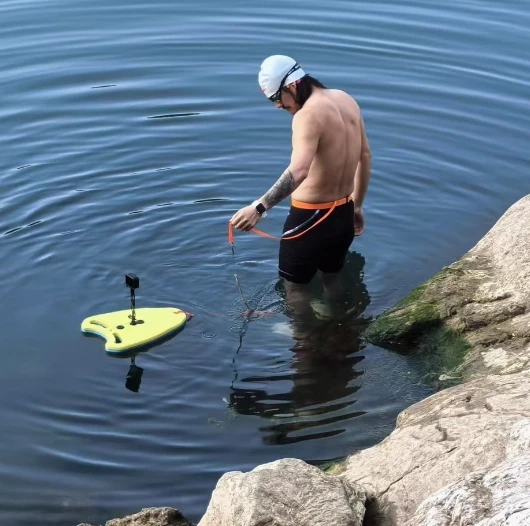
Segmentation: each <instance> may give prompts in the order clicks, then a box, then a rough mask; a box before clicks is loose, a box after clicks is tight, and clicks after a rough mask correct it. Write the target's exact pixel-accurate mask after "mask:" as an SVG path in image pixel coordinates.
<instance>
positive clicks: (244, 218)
mask: <svg viewBox="0 0 530 526" xmlns="http://www.w3.org/2000/svg"><path fill="white" fill-rule="evenodd" d="M260 219H261V216H260V215H259V214H258V212H257V210H256V207H255V205H254V204H252V205H248V206H245V207H244V208H242V209H241V210H239V211H238V212H236V213H235V214H234V215H233V216H232V219H230V223H232V226H233V227H234V228H235V229H236V230H244V231H248V230H252V229H253V228H254V227H255V226H256V224H257V223H258V221H259V220H260Z"/></svg>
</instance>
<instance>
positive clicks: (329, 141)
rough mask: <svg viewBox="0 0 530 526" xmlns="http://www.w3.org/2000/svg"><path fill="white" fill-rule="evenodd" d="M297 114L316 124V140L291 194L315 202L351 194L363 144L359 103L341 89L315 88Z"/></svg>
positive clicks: (302, 199) (297, 116) (298, 116)
mask: <svg viewBox="0 0 530 526" xmlns="http://www.w3.org/2000/svg"><path fill="white" fill-rule="evenodd" d="M299 114H300V115H298V114H297V115H295V119H296V118H298V119H300V118H303V119H304V120H305V119H308V120H311V121H312V122H313V123H314V124H316V126H315V128H316V132H317V133H318V134H319V143H318V148H317V153H316V156H315V158H314V160H313V163H312V164H311V169H310V170H309V175H308V177H307V179H306V180H305V181H304V182H303V183H302V184H301V185H300V186H299V187H298V188H297V189H296V190H295V192H294V193H293V198H295V199H297V200H300V201H304V202H308V203H311V202H313V203H317V202H326V201H334V200H336V199H340V198H343V197H346V196H348V195H350V194H351V193H352V192H353V182H354V175H355V170H356V168H357V164H358V163H359V159H360V155H361V146H362V126H361V122H362V121H361V112H360V109H359V106H358V104H357V103H356V102H355V100H354V99H353V98H352V97H350V96H349V95H348V94H347V93H344V92H343V91H340V90H332V89H325V90H320V89H316V90H315V91H314V92H313V94H312V95H311V97H310V98H309V99H308V100H307V102H306V103H305V105H304V107H303V108H302V109H301V110H300V112H299Z"/></svg>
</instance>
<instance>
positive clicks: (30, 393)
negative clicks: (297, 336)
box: [0, 0, 530, 526]
mask: <svg viewBox="0 0 530 526" xmlns="http://www.w3.org/2000/svg"><path fill="white" fill-rule="evenodd" d="M0 20H1V24H0V43H1V45H0V65H1V70H2V75H1V77H0V87H1V93H2V105H1V106H0V131H1V133H0V146H1V151H2V156H1V159H0V183H1V189H2V191H1V193H0V240H1V247H2V274H1V276H0V280H1V285H2V302H1V303H0V317H1V319H2V331H3V334H2V336H3V345H2V367H1V368H0V397H1V399H2V400H3V403H2V407H1V409H0V418H1V421H2V433H0V488H1V491H0V524H2V525H4V524H5V525H9V526H19V525H23V524H27V523H28V522H29V523H32V522H35V521H36V520H37V522H38V523H39V524H40V525H41V526H51V525H53V526H62V525H64V526H67V525H72V524H77V522H82V521H89V522H93V523H104V521H105V520H107V519H109V518H112V517H115V516H119V515H124V514H126V513H131V512H135V511H138V510H139V509H140V508H142V507H149V506H166V505H169V506H174V507H178V508H180V509H182V511H183V512H184V513H185V514H186V515H188V516H189V517H190V518H191V519H193V520H198V519H199V518H200V516H201V515H202V513H203V512H204V510H205V507H206V505H207V503H208V501H209V497H210V493H211V491H212V490H213V488H214V486H215V483H216V482H217V480H218V478H219V477H220V476H221V475H222V474H223V473H224V472H226V471H230V470H249V469H252V468H253V467H254V466H256V465H257V464H260V463H263V462H267V461H271V460H275V459H277V458H283V457H290V456H293V457H297V458H303V459H304V460H306V461H308V462H312V463H315V464H321V463H323V462H326V461H328V460H330V459H334V458H338V457H341V456H343V455H346V454H348V453H350V452H352V451H355V450H357V449H359V448H364V447H368V446H371V445H373V444H375V443H376V442H378V441H379V440H381V439H382V438H384V437H385V436H387V435H388V433H389V432H390V431H391V429H392V428H393V426H394V423H395V417H396V415H397V414H398V412H399V411H400V410H401V409H403V408H404V407H406V406H407V405H409V404H411V403H412V402H414V401H415V400H418V399H420V398H423V397H425V396H426V395H428V394H429V393H430V392H431V387H430V386H429V385H427V384H425V383H423V382H421V381H420V379H419V378H418V373H417V370H418V367H417V364H415V363H414V362H413V361H411V360H410V359H408V358H407V357H405V356H400V355H396V354H393V353H390V352H387V351H384V350H382V349H378V348H375V347H372V346H366V345H364V344H363V343H362V341H360V340H359V332H360V326H361V322H362V321H363V320H367V319H369V318H370V317H371V316H374V315H376V314H378V313H380V312H381V311H382V310H384V309H385V308H387V307H390V306H391V305H393V304H394V303H395V302H396V301H397V300H399V299H400V298H402V297H403V296H404V295H405V294H406V293H407V292H408V291H410V290H411V288H412V287H414V286H416V285H418V284H419V283H421V282H423V281H424V280H425V279H426V278H428V277H429V276H431V275H432V274H433V273H434V272H436V271H438V270H439V269H440V268H441V267H442V266H443V265H446V264H448V263H450V262H452V261H454V260H455V259H457V258H458V257H460V256H461V255H462V254H463V253H465V252H466V251H467V250H468V249H470V248H471V247H472V246H473V245H474V244H475V243H476V242H477V241H478V240H479V239H480V238H481V237H482V236H483V235H484V234H485V233H486V231H487V230H488V229H489V228H490V227H491V226H492V225H493V224H494V223H495V221H496V220H497V219H498V218H499V217H500V215H501V214H502V213H503V212H504V211H505V209H506V208H507V207H508V206H510V205H511V204H512V203H513V202H514V201H516V200H517V199H518V198H520V197H522V196H523V195H525V194H527V193H528V192H529V191H530V188H529V187H530V184H529V183H528V181H529V178H528V173H527V171H528V166H529V154H528V147H527V130H528V129H529V128H530V117H529V116H528V115H529V111H528V110H529V109H530V108H529V106H530V105H529V102H528V96H527V95H528V89H527V86H528V83H529V81H530V73H529V72H530V69H529V67H528V66H529V64H530V56H529V52H528V46H525V45H524V43H525V42H526V41H527V40H528V36H529V31H528V27H530V14H529V11H528V9H527V8H526V4H525V3H523V2H522V1H520V0H510V1H508V2H505V3H503V4H502V5H500V4H499V3H498V2H493V1H492V0H487V1H482V2H477V1H467V2H463V3H462V2H454V1H452V2H449V3H446V4H444V5H443V6H438V5H436V6H434V5H431V4H430V3H428V2H425V3H421V2H417V1H416V0H407V1H406V2H405V3H403V2H401V3H396V4H391V3H381V2H370V3H357V2H346V1H340V0H333V1H329V2H326V3H322V2H313V1H311V0H306V1H304V2H302V1H300V0H293V1H292V2H283V1H279V0H272V1H270V2H267V3H266V4H264V3H262V2H259V3H258V2H248V1H245V2H243V1H242V0H229V1H227V2H224V3H222V5H221V4H219V3H217V2H213V1H211V0H203V1H202V2H200V3H197V2H186V1H181V2H170V1H169V0H160V1H158V2H155V3H148V2H138V1H135V0H132V1H129V2H122V1H116V2H113V3H109V2H103V1H100V0H92V1H90V2H88V1H86V0H85V1H79V2H75V3H74V4H72V3H71V2H67V1H66V0H55V1H53V0H48V1H46V2H44V1H33V2H27V1H24V0H11V1H9V0H8V1H4V2H3V3H2V5H1V6H0ZM273 53H287V54H291V55H293V56H294V57H296V59H297V60H298V61H299V62H300V63H301V64H302V66H303V67H304V68H305V69H306V70H307V71H308V72H310V73H312V74H313V75H314V76H316V77H318V78H319V79H320V80H322V81H323V82H325V83H326V84H328V85H329V86H333V87H337V88H342V89H345V90H347V91H349V92H350V93H352V94H353V95H354V96H355V97H356V98H357V100H358V101H359V103H360V104H361V107H362V109H363V113H364V118H365V122H366V127H367V131H368V134H369V138H370V142H371V147H372V151H373V155H374V160H373V175H372V183H371V186H370V190H369V194H368V197H367V200H366V207H365V208H366V210H365V212H366V220H367V228H366V233H365V235H364V236H363V237H362V238H359V239H358V240H356V241H355V242H354V244H353V245H352V253H351V254H350V257H349V259H348V265H347V268H346V271H345V273H344V276H343V277H344V279H345V281H346V283H347V284H348V285H347V286H348V290H349V294H350V300H351V302H352V303H353V304H354V305H357V307H358V312H357V314H358V319H357V321H355V320H350V323H347V324H343V325H341V326H330V325H328V327H327V328H324V329H323V330H322V332H321V337H322V340H323V342H325V343H324V344H323V346H322V355H318V356H315V355H309V356H308V355H306V354H304V353H300V352H299V351H297V349H296V348H295V345H294V342H293V340H292V338H291V337H289V336H288V335H284V334H277V333H275V332H273V327H274V326H275V324H277V323H282V322H285V321H286V320H287V318H286V316H285V314H284V313H283V312H282V308H281V307H282V302H281V294H280V293H279V292H278V290H277V288H276V285H277V284H276V253H277V245H276V244H275V242H272V241H270V240H265V239H261V238H258V237H256V236H253V235H243V234H239V235H238V236H237V238H236V261H235V263H234V261H233V260H232V256H231V253H230V249H229V245H228V243H227V237H226V228H227V221H228V219H229V217H231V215H232V214H233V213H234V212H235V211H236V210H237V209H238V208H240V207H241V206H243V205H246V204H248V203H249V202H251V201H252V200H254V199H255V198H256V197H257V196H259V195H261V194H262V193H263V192H264V191H265V190H267V189H268V188H269V187H270V185H271V184H272V183H273V182H274V181H275V180H276V178H277V177H278V176H279V175H280V173H281V172H282V171H283V169H284V168H285V166H286V165H287V163H288V159H289V154H290V117H289V115H287V114H286V113H284V112H280V111H277V110H274V109H273V108H272V107H271V105H270V104H269V103H267V102H266V101H265V100H263V98H262V96H261V93H260V90H259V87H258V85H257V71H258V68H259V64H260V62H261V61H262V60H263V59H264V58H265V57H266V56H267V55H269V54H273ZM286 210H287V207H286V205H285V204H282V205H280V206H278V207H277V208H276V209H275V210H274V211H273V212H272V213H270V214H269V216H268V217H267V219H266V220H265V221H264V222H263V223H262V224H261V226H262V227H263V228H264V229H266V230H267V231H268V232H271V233H276V234H277V233H279V232H280V230H281V226H282V223H283V219H284V217H285V213H286ZM236 270H237V273H238V276H239V278H240V281H241V286H242V289H243V291H244V294H245V295H246V296H247V297H248V298H250V299H251V300H253V301H255V302H256V305H258V304H259V306H260V309H261V310H265V311H267V312H268V314H269V315H267V316H259V317H255V316H254V317H252V318H251V319H250V320H249V319H246V318H245V315H240V312H241V311H242V310H244V305H243V304H242V301H241V299H240V298H239V294H238V290H237V287H236V283H235V280H234V272H235V271H236ZM126 272H135V273H137V274H138V275H139V276H140V282H141V284H140V289H139V290H138V297H137V305H138V306H165V305H168V304H169V305H176V306H179V307H181V308H183V309H186V310H188V311H191V312H193V313H194V314H195V317H194V319H193V320H192V321H191V322H190V323H189V325H188V326H187V327H186V329H185V330H184V331H183V332H182V333H181V334H179V335H178V336H177V337H176V338H174V339H173V340H171V341H169V342H166V343H165V344H163V345H161V346H159V347H156V348H154V349H151V350H150V351H149V352H148V353H147V354H143V355H140V356H138V357H137V358H136V364H137V365H138V366H140V367H142V368H143V369H144V373H143V377H142V383H141V386H140V390H139V392H138V393H133V392H131V391H129V390H127V389H126V388H125V377H126V375H127V371H128V368H129V361H128V360H124V359H115V358H110V357H108V356H106V355H105V353H104V351H103V344H102V342H101V341H100V340H94V339H92V338H86V337H83V336H82V335H81V333H80V330H79V326H80V323H81V321H82V319H83V318H85V317H86V316H89V315H92V314H96V313H100V312H108V311H112V310H117V309H122V308H126V307H127V305H128V301H129V300H128V295H127V290H126V289H125V287H124V285H123V276H124V274H125V273H126ZM326 331H327V332H326ZM241 336H242V339H241Z"/></svg>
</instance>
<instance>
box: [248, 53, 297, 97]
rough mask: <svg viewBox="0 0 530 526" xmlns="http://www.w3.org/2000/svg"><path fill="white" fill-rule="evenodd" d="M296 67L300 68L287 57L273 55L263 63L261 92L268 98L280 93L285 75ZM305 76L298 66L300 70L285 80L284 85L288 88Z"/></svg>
mask: <svg viewBox="0 0 530 526" xmlns="http://www.w3.org/2000/svg"><path fill="white" fill-rule="evenodd" d="M295 66H298V64H297V62H296V60H294V58H291V57H288V56H286V55H272V56H270V57H268V58H266V59H265V60H264V61H263V62H262V64H261V69H260V72H259V75H258V82H259V85H260V87H261V91H263V93H264V94H265V96H266V97H271V96H272V95H274V94H275V93H276V92H277V91H278V89H279V87H280V84H281V82H282V80H283V78H284V77H285V75H287V73H289V71H290V70H291V69H293V68H294V67H295ZM304 75H305V72H304V70H303V69H302V68H301V67H300V66H298V68H297V69H296V70H295V71H293V72H292V73H291V74H290V75H289V76H288V77H287V78H286V79H285V81H284V83H283V85H284V86H288V85H289V84H291V83H292V82H295V81H297V80H299V79H301V78H302V77H303V76H304Z"/></svg>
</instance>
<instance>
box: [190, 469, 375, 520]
mask: <svg viewBox="0 0 530 526" xmlns="http://www.w3.org/2000/svg"><path fill="white" fill-rule="evenodd" d="M365 501H366V493H365V492H364V490H363V489H362V488H360V487H359V486H357V485H356V484H350V483H349V482H348V481H347V480H341V479H340V478H337V477H335V476H331V475H327V474H325V473H323V472H322V471H321V470H320V469H318V468H316V467H314V466H310V465H309V464H306V463H305V462H303V461H301V460H296V459H284V460H278V461H276V462H272V463H270V464H264V465H262V466H258V467H257V468H255V469H254V470H253V471H251V472H249V473H241V472H230V473H226V474H225V475H223V476H222V477H221V479H220V480H219V482H218V483H217V486H216V488H215V490H214V492H213V495H212V499H211V501H210V504H209V506H208V509H207V510H206V514H205V515H204V517H203V518H202V519H201V521H200V522H199V525H198V526H265V525H266V526H306V525H309V524H310V525H311V526H329V525H331V524H332V525H333V526H361V525H362V523H363V517H364V512H365V507H364V503H365Z"/></svg>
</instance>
